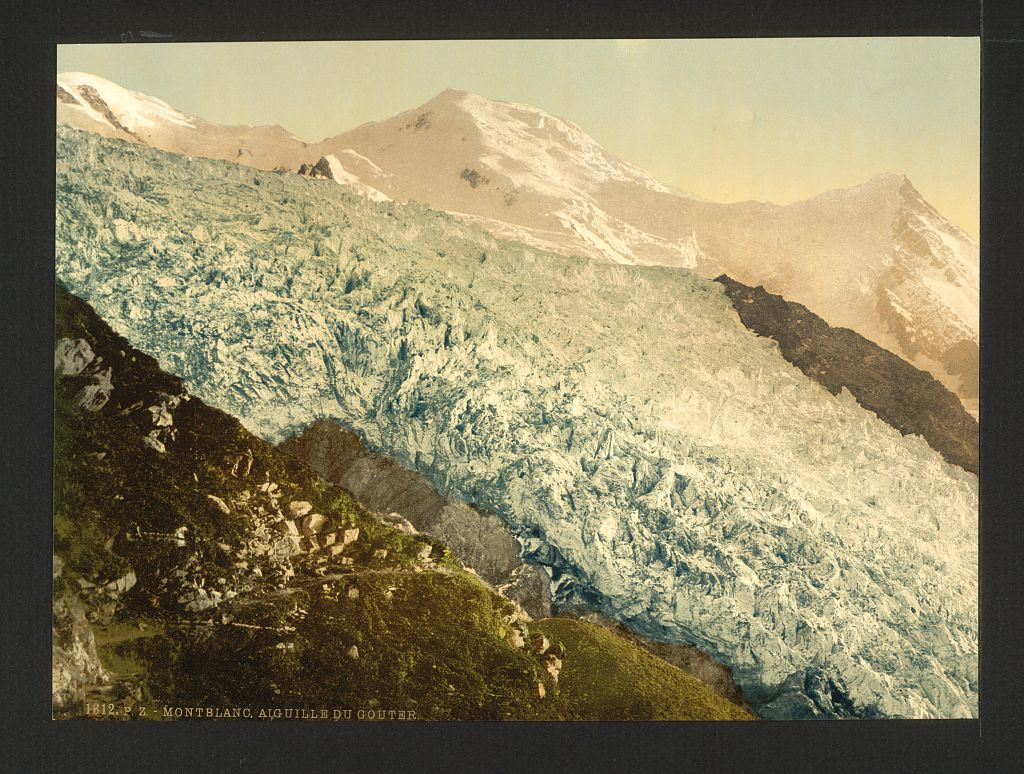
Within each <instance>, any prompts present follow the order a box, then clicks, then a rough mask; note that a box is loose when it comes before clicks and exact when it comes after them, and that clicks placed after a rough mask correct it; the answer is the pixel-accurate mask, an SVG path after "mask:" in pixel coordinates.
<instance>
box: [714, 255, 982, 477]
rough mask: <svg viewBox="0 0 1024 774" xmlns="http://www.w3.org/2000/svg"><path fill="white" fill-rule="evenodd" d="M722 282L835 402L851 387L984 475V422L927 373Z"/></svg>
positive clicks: (952, 459)
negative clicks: (981, 450) (981, 428)
mask: <svg viewBox="0 0 1024 774" xmlns="http://www.w3.org/2000/svg"><path fill="white" fill-rule="evenodd" d="M715 281H716V282H719V283H721V284H722V285H723V286H724V287H725V293H726V295H727V296H728V297H729V299H730V300H731V301H732V305H733V307H734V308H735V309H736V311H737V313H738V314H739V316H740V320H741V321H742V323H743V324H744V325H745V326H747V328H749V329H750V330H752V331H753V332H754V333H757V334H758V335H760V336H765V337H767V338H771V339H773V340H774V341H776V342H777V343H778V345H779V351H780V352H781V354H782V356H783V357H784V358H785V359H786V360H788V361H789V362H790V363H792V364H793V365H795V366H796V367H797V368H799V369H800V370H801V371H803V372H804V374H806V375H807V376H809V377H810V378H811V379H813V380H814V381H816V382H818V383H819V384H821V385H822V386H823V387H825V389H827V390H828V391H829V392H831V393H832V394H833V395H838V394H839V392H840V391H841V390H842V389H843V388H844V387H845V388H846V389H847V390H848V391H849V392H850V394H851V395H853V396H854V397H855V398H856V399H857V402H858V403H860V405H861V406H863V407H864V408H866V409H867V410H869V411H872V412H874V413H875V414H876V415H877V416H878V417H879V419H881V420H883V421H884V422H886V423H888V424H889V425H890V426H892V427H894V428H895V429H897V430H899V431H900V432H901V433H903V434H904V435H909V434H916V435H920V436H921V437H922V438H924V439H925V440H926V441H927V442H928V444H929V445H930V446H931V447H932V448H933V449H935V450H936V451H937V452H939V454H941V455H942V456H943V458H944V459H945V460H946V461H947V462H949V463H951V464H953V465H958V466H960V467H961V468H963V469H964V470H966V471H969V472H971V473H974V474H975V475H977V473H978V422H977V420H975V419H974V417H972V416H971V415H970V414H968V413H967V412H966V411H965V410H964V407H963V405H962V404H961V403H960V401H959V400H958V399H957V397H956V396H955V395H954V394H953V393H952V392H950V391H949V390H947V389H946V388H945V387H944V386H943V385H942V384H941V383H940V382H939V381H938V380H936V379H935V378H934V377H932V375H931V374H929V373H928V372H926V371H922V370H920V369H919V368H915V367H914V366H912V365H911V364H910V363H908V362H906V361H905V360H903V359H902V358H900V357H898V356H897V355H894V354H893V353H892V352H889V351H888V350H886V349H883V348H882V347H880V346H878V345H877V344H875V343H874V342H871V341H869V340H868V339H866V338H864V337H863V336H861V335H860V334H858V333H855V332H854V331H852V330H850V329H848V328H834V327H832V326H830V325H829V324H828V323H827V322H825V321H824V320H822V319H821V318H820V317H818V316H817V315H816V314H814V313H813V312H811V311H810V310H808V309H807V307H805V306H804V305H802V304H798V303H795V302H793V301H787V300H786V299H785V298H783V297H782V296H779V295H775V294H773V293H768V292H767V291H766V290H765V289H764V288H763V287H761V286H758V287H756V288H752V287H750V286H748V285H744V284H743V283H741V282H737V281H736V280H734V279H732V278H731V277H729V276H728V275H725V274H723V275H721V276H719V277H717V278H716V280H715Z"/></svg>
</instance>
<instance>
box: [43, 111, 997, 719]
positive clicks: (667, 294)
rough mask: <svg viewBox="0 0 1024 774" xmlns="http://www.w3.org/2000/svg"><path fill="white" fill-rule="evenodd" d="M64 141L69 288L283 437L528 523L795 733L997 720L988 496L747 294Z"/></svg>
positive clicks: (563, 598)
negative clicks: (983, 696) (888, 723)
mask: <svg viewBox="0 0 1024 774" xmlns="http://www.w3.org/2000/svg"><path fill="white" fill-rule="evenodd" d="M58 138H59V143H58V149H57V151H58V158H57V231H56V234H57V236H56V263H57V274H58V277H59V278H60V279H61V280H62V281H64V282H66V283H68V285H69V286H70V287H71V288H72V289H73V290H74V291H75V292H76V293H80V294H81V295H83V296H84V297H85V298H87V300H89V301H90V303H93V304H94V305H95V306H96V307H97V309H99V310H100V311H101V312H102V314H103V315H104V317H106V318H108V319H109V320H110V321H111V322H112V324H114V325H115V326H116V327H117V328H118V329H119V330H121V331H123V332H125V333H127V334H129V335H130V336H131V338H132V340H133V341H134V342H135V343H136V344H137V346H139V347H140V348H142V349H143V350H144V351H146V352H147V353H149V354H151V355H154V356H157V357H160V358H161V360H162V361H163V362H164V363H165V364H166V367H168V368H169V369H170V370H172V371H173V372H174V373H176V374H179V375H180V376H182V377H183V378H184V379H185V383H186V384H188V385H189V387H190V388H191V389H192V390H194V391H195V392H196V394H198V395H199V396H200V397H202V398H203V399H204V400H209V401H211V402H213V403H215V404H216V405H218V406H220V407H221V408H223V409H225V410H228V411H230V412H232V413H233V414H235V415H237V416H239V417H240V418H241V420H242V421H243V423H244V424H245V425H246V427H248V428H250V429H252V430H254V431H256V432H257V433H258V434H259V435H261V436H262V437H263V438H265V439H267V440H272V441H275V442H276V441H280V440H282V439H283V438H285V437H287V436H290V435H293V434H294V433H296V432H298V431H299V430H300V429H301V428H304V427H305V426H307V425H308V424H309V423H310V422H312V421H314V420H315V419H317V418H323V417H327V418H335V419H337V420H338V421H340V422H341V423H342V424H344V425H345V426H347V427H350V428H353V429H354V430H356V431H357V432H358V433H359V435H360V437H361V438H362V439H363V440H364V442H365V444H366V445H367V447H368V448H369V449H370V450H371V451H372V452H374V453H379V454H386V455H388V456H390V457H392V458H394V459H395V460H396V461H397V462H398V463H399V464H401V465H402V466H403V467H405V468H408V469H410V470H413V471H415V472H416V473H419V474H420V475H422V476H424V477H425V478H426V479H427V480H428V481H429V482H430V483H431V484H432V485H433V486H434V487H435V488H436V489H437V490H438V492H440V493H441V494H442V495H449V494H450V495H454V496H457V497H459V498H460V499H462V500H464V501H466V502H471V503H475V504H476V505H477V506H478V507H480V508H481V509H483V510H486V511H489V512H493V513H496V514H498V515H499V516H501V518H502V519H504V520H505V521H506V523H507V524H508V525H509V527H510V529H511V530H512V532H513V534H514V535H515V537H516V538H517V539H518V540H519V542H520V544H521V545H523V547H524V553H525V555H526V556H527V557H528V558H530V559H532V560H533V561H536V562H539V563H541V564H544V565H546V566H547V567H549V568H551V573H550V574H551V575H552V577H555V576H556V575H557V577H558V580H557V582H555V584H554V588H553V594H554V597H555V600H556V601H557V602H559V603H560V604H567V605H568V604H571V603H574V602H578V603H580V606H582V607H586V608H588V609H595V610H598V611H600V612H602V613H604V614H605V615H606V616H608V617H609V618H612V619H614V620H616V621H620V622H623V623H626V624H627V625H628V626H629V627H630V628H631V629H632V630H634V631H635V632H637V633H639V634H641V635H644V636H647V637H650V638H653V639H658V640H662V641H667V642H680V643H688V644H692V645H695V646H697V647H699V648H701V649H702V650H705V651H706V652H708V653H709V654H710V655H712V656H713V657H715V658H716V659H718V660H720V661H722V662H723V663H724V664H726V666H727V667H728V668H729V669H730V670H731V671H732V672H733V674H734V675H735V677H736V679H737V683H738V684H739V685H740V687H741V688H742V689H743V692H744V695H745V696H747V697H748V699H749V700H750V702H751V704H752V706H754V707H755V709H756V710H757V711H758V712H759V713H762V714H764V715H767V716H769V717H814V716H826V717H834V716H841V715H849V714H854V715H859V716H871V715H886V716H905V717H956V716H970V715H974V714H976V712H977V530H976V526H977V485H978V484H977V478H976V477H975V476H974V475H972V474H970V473H966V472H965V471H963V470H961V469H960V468H958V467H955V466H952V465H949V464H948V463H947V462H945V461H944V460H943V459H942V458H941V456H940V455H939V454H938V453H936V452H935V451H934V450H932V449H931V448H930V447H929V446H928V445H927V443H925V442H924V441H923V440H922V439H920V438H918V437H915V436H903V435H902V434H901V433H899V432H898V431H897V430H895V429H893V428H892V427H890V426H888V425H887V424H885V423H884V422H882V421H881V420H879V419H878V418H877V417H876V416H875V415H874V414H873V413H871V412H869V411H866V410H865V409H863V408H862V407H860V406H859V405H857V403H856V401H855V400H853V399H852V397H850V396H849V395H848V394H847V393H840V395H838V396H833V395H831V394H830V393H829V392H828V391H827V390H825V389H824V388H822V387H821V386H820V385H819V384H817V383H815V382H813V381H812V380H810V379H808V378H807V377H806V376H805V375H804V374H803V373H801V372H800V371H799V370H798V369H797V368H795V367H794V366H792V365H791V364H789V363H787V362H786V361H785V360H784V359H783V358H782V357H781V355H780V354H779V350H778V346H777V344H776V343H775V342H773V341H769V340H767V339H764V338H762V337H759V336H757V335H756V334H754V333H753V332H751V331H749V330H748V329H747V328H746V327H744V325H743V324H742V323H741V321H740V319H739V318H738V316H737V314H736V312H735V310H734V309H733V307H732V305H731V303H730V301H729V299H728V298H727V296H726V294H725V292H724V288H723V287H722V286H721V285H720V284H718V283H715V282H711V281H707V280H703V279H701V278H699V277H697V276H695V275H694V274H692V273H690V272H688V271H684V270H680V269H676V268H665V267H629V266H619V265H613V264H608V263H599V262H596V261H592V260H588V259H585V258H578V257H577V258H573V257H564V256H560V255H557V254H554V253H546V252H543V251H539V250H537V249H534V248H531V247H529V246H527V245H524V244H522V243H518V242H505V241H500V240H496V239H495V238H494V237H493V236H491V235H489V234H488V233H486V232H485V231H483V230H481V229H479V228H476V227H474V226H472V225H470V224H467V223H465V222H464V221H461V220H458V219H456V218H453V217H452V216H450V215H446V214H444V213H440V212H436V211H431V210H428V209H426V208H424V207H422V206H420V205H399V204H397V203H395V202H372V201H368V200H366V199H365V198H363V197H360V196H356V195H352V194H350V193H347V192H346V191H345V189H344V188H343V187H340V186H337V185H335V184H334V183H331V182H330V181H326V180H315V179H314V180H311V179H307V178H303V177H299V176H297V175H276V174H272V173H264V172H259V171H255V170H252V169H247V168H245V167H241V166H238V165H234V164H226V163H223V162H215V161H206V160H199V159H188V158H183V157H181V156H176V155H174V154H167V153H163V152H160V151H156V150H153V149H149V148H144V147H140V146H138V145H130V144H126V143H121V142H112V141H109V140H104V139H103V138H100V137H97V136H95V135H92V134H88V133H81V132H75V131H73V130H66V129H60V130H59V134H58Z"/></svg>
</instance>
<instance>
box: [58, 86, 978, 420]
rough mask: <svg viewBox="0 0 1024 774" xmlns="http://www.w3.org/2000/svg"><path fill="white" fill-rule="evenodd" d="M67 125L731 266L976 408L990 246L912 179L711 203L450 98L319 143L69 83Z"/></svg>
mask: <svg viewBox="0 0 1024 774" xmlns="http://www.w3.org/2000/svg"><path fill="white" fill-rule="evenodd" d="M58 120H60V121H63V122H66V123H68V124H70V125H72V126H76V127H79V128H86V129H89V130H91V131H96V132H99V133H101V134H104V135H106V136H111V137H120V138H122V139H126V140H129V141H133V142H136V141H138V142H143V143H145V144H148V145H151V146H153V147H157V148H162V149H164V150H170V151H174V152H176V153H184V154H187V155H190V156H205V157H208V158H217V159H224V160H227V161H236V162H239V163H243V164H248V165H251V166H255V167H258V168H261V169H273V168H282V169H288V170H292V171H296V170H299V169H300V168H301V167H303V166H304V167H305V168H306V169H307V170H309V171H312V170H313V169H318V170H319V172H318V173H317V174H318V175H319V176H322V177H329V178H331V179H334V180H335V181H336V182H338V183H341V184H343V185H345V186H347V187H350V188H352V189H353V190H356V191H358V192H359V193H360V194H361V195H363V196H365V197H368V198H370V199H374V200H378V201H383V200H387V199H394V200H396V201H413V200H415V201H418V202H422V203H426V204H428V205H429V206H431V207H433V208H435V209H442V210H445V211H448V212H452V213H456V214H458V215H459V216H460V217H463V218H466V219H469V220H472V221H475V222H477V223H480V224H482V225H483V226H484V227H486V228H487V229H489V230H490V231H491V232H492V233H494V234H496V235H498V236H501V237H509V238H515V239H517V240H520V241H524V242H527V243H529V244H531V245H534V246H537V247H541V248H544V249H548V250H553V251H556V252H561V253H564V254H582V255H587V256H590V257H593V258H595V259H598V260H604V261H611V262H617V263H625V264H659V265H666V266H685V267H689V268H693V269H695V270H696V271H697V272H698V273H700V274H701V275H703V276H705V277H708V278H711V277H715V276H718V275H719V274H721V273H727V274H729V275H730V276H732V277H735V278H736V279H738V280H739V281H741V282H744V283H746V284H749V285H763V286H764V287H766V288H767V289H768V290H769V291H771V292H774V293H779V294H781V295H783V296H785V297H786V298H787V299H790V300H793V301H797V302H799V303H802V304H804V305H805V306H807V307H808V308H809V309H810V310H811V311H813V312H815V313H816V314H818V315H819V316H821V317H822V318H824V319H825V320H826V321H827V322H828V323H829V324H831V325H833V326H842V327H846V328H850V329H852V330H854V331H856V332H858V333H860V334H861V335H863V336H865V337H866V338H868V339H870V340H871V341H874V342H875V343H877V344H879V345H880V346H882V347H884V348H886V349H888V350H890V351H892V352H895V353H896V354H898V355H899V356H901V357H903V358H905V359H907V360H908V361H910V362H911V363H913V364H914V365H915V366H917V367H919V368H922V369H924V370H926V371H928V372H930V373H931V374H933V375H934V376H935V377H936V378H938V379H939V380H940V381H942V382H943V384H945V385H946V386H947V387H948V388H949V389H950V390H952V391H953V392H954V393H956V394H957V395H958V397H960V398H961V399H962V400H963V401H964V405H965V406H966V407H967V408H968V409H969V410H970V411H972V412H973V413H974V414H975V415H977V408H978V402H977V399H978V388H977V380H978V376H977V373H978V344H979V338H978V337H979V327H978V326H979V323H978V310H979V305H978V304H979V301H978V299H979V284H978V260H979V256H978V246H977V243H976V242H975V241H974V240H973V239H971V238H970V237H969V236H968V235H967V234H966V233H964V232H963V231H962V230H961V229H959V228H958V227H957V226H955V225H954V224H952V223H950V222H949V221H948V220H946V219H945V218H944V217H942V215H941V214H940V213H938V212H937V211H936V210H935V209H934V208H933V207H931V205H929V204H928V203H927V202H926V201H925V200H924V199H923V198H922V197H921V195H920V194H919V193H918V192H917V190H916V189H914V187H913V185H912V184H911V183H910V181H909V180H907V179H906V178H905V177H903V176H902V175H895V174H881V175H878V176H876V177H874V178H872V179H871V180H869V181H867V182H865V183H864V184H862V185H859V186H854V187H852V188H846V189H841V190H836V191H830V192H827V193H823V194H821V195H820V196H816V197H814V198H812V199H809V200H807V201H802V202H796V203H794V204H790V205H787V206H778V205H775V204H769V203H766V202H742V203H738V204H716V203H713V202H705V201H701V200H698V199H695V198H693V197H689V196H685V195H679V194H677V193H675V192H673V191H672V190H670V189H669V188H668V187H666V186H665V185H663V184H661V183H659V182H658V181H656V180H655V179H653V178H652V177H651V176H650V175H649V174H648V173H646V172H644V171H643V170H641V169H639V168H637V167H635V166H633V165H631V164H628V163H627V162H624V161H622V160H620V159H617V158H615V157H614V156H612V155H611V154H609V153H608V152H607V151H605V150H604V149H603V148H601V146H600V145H599V144H598V143H597V142H595V141H594V140H593V138H591V137H589V136H588V135H587V134H586V133H585V132H584V131H583V130H582V129H581V128H580V127H578V126H576V125H575V124H573V123H571V122H569V121H566V120H563V119H561V118H558V117H555V116H552V115H550V114H548V113H546V112H544V111H543V110H540V109H538V108H535V107H532V106H530V105H522V104H515V103H508V102H501V101H496V100H489V99H485V98H483V97H480V96H478V95H475V94H470V93H467V92H463V91H457V90H451V89H449V90H446V91H444V92H442V93H441V94H439V95H438V96H436V97H435V98H434V99H432V100H430V101H428V102H427V103H425V104H424V105H421V106H420V107H417V108H414V109H412V110H409V111H406V112H404V113H401V114H399V115H397V116H394V117H392V118H388V119H386V120H383V121H377V122H371V123H369V124H366V125H363V126H360V127H357V128H355V129H352V130H350V131H346V132H344V133H342V134H340V135H337V136H336V137H332V138H328V139H326V140H324V141H322V142H318V143H309V144H307V143H304V142H303V141H301V140H299V139H298V138H296V137H293V136H290V135H288V134H287V133H286V132H285V131H284V130H282V129H280V127H256V128H253V127H220V126H215V125H213V124H210V123H208V122H204V121H202V120H201V119H199V118H196V117H194V116H186V115H184V114H181V113H179V112H177V111H174V110H173V109H172V108H170V107H169V106H167V105H165V104H164V103H162V102H160V101H159V100H156V99H154V98H152V97H148V96H145V95H141V94H137V93H134V92H129V91H127V90H124V89H122V88H121V87H119V86H117V85H116V84H112V83H110V82H109V81H105V80H104V79H102V78H97V77H96V76H90V75H85V74H81V73H70V74H69V73H65V74H63V75H61V76H60V77H59V78H58Z"/></svg>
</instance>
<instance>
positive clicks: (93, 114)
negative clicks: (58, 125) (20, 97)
mask: <svg viewBox="0 0 1024 774" xmlns="http://www.w3.org/2000/svg"><path fill="white" fill-rule="evenodd" d="M57 95H58V99H60V100H61V101H62V102H64V103H65V104H67V105H68V106H70V107H71V108H72V109H78V110H80V111H82V112H84V113H85V114H86V115H88V116H89V117H90V118H92V119H93V120H95V121H98V122H100V123H102V124H106V125H107V126H109V127H110V128H111V129H114V130H120V131H125V132H127V133H128V134H135V133H137V132H138V131H139V130H142V129H153V128H157V127H159V126H162V125H166V124H174V125H178V126H182V127H190V128H194V127H195V119H194V118H193V117H192V116H189V115H186V114H185V113H182V112H180V111H178V110H175V109H174V108H173V107H171V106H170V105H168V104H167V103H166V102H164V101H163V100H161V99H157V98H156V97H150V96H148V95H146V94H142V93H140V92H137V91H131V90H130V89H126V88H124V87H123V86H119V85H118V84H116V83H113V82H112V81H108V80H107V79H106V78H101V77H100V76H98V75H91V74H89V73H79V72H68V73H61V74H60V75H58V76H57Z"/></svg>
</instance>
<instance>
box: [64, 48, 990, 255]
mask: <svg viewBox="0 0 1024 774" xmlns="http://www.w3.org/2000/svg"><path fill="white" fill-rule="evenodd" d="M57 70H58V72H65V71H72V70H74V71H83V72H89V73H93V74H95V75H98V76H101V77H104V78H107V79H109V80H111V81H114V82H116V83H118V84H120V85H122V86H124V87H126V88H129V89H133V90H136V91H140V92H143V93H146V94H149V95H152V96H155V97H158V98H160V99H162V100H164V101H165V102H167V103H169V104H171V105H173V106H174V107H176V108H178V109H179V110H182V111H183V112H186V113H191V114H194V115H197V116H200V117H202V118H204V119H207V120H209V121H213V122H215V123H221V124H254V125H260V124H280V125H281V126H283V127H284V128H285V129H287V130H288V131H290V132H292V133H294V134H295V135H296V136H298V137H301V138H302V139H304V140H307V141H313V142H315V141H319V140H322V139H324V138H326V137H330V136H334V135H337V134H340V133H342V132H344V131H347V130H349V129H352V128H355V127H356V126H358V125H360V124H363V123H366V122H367V121H376V120H383V119H386V118H389V117H391V116H393V115H395V114H397V113H400V112H402V111H405V110H409V109H412V108H415V107H417V106H418V105H421V104H423V103H424V102H426V101H427V100H429V99H431V98H432V97H434V96H436V95H437V94H438V93H440V92H441V91H443V90H444V89H446V88H457V89H463V90H466V91H471V92H474V93H476V94H480V95H481V96H484V97H488V98H491V99H499V100H507V101H511V102H524V103H528V104H531V105H535V106H536V107H538V108H541V109H543V110H545V111H547V112H549V113H552V114H554V115H556V116H559V117H561V118H564V119H567V120H570V121H572V122H573V123H576V124H578V125H579V126H580V127H581V128H582V129H583V130H584V131H586V132H587V133H588V134H590V135H591V136H593V137H594V139H595V140H597V141H598V142H599V143H601V144H602V145H603V146H604V147H605V148H606V149H607V150H608V151H609V152H611V153H613V154H615V155H616V156H619V157H620V158H623V159H624V160H626V161H629V162H631V163H633V164H636V165H638V166H640V167H642V168H644V169H646V170H647V171H649V172H650V173H651V174H652V175H654V177H656V178H657V179H659V180H661V181H662V182H664V183H666V184H668V185H671V186H673V187H676V188H678V189H681V190H684V191H689V192H692V193H694V194H696V195H698V196H701V197H703V198H705V199H708V200H711V201H718V202H736V201H745V200H762V201H771V202H775V203H777V204H788V203H791V202H793V201H799V200H802V199H807V198H810V197H812V196H815V195H816V194H819V193H822V192H824V191H827V190H831V189H835V188H841V187H847V186H851V185H856V184H858V183H861V182H864V181H865V180H868V179H869V178H871V177H873V176H874V175H876V174H879V173H882V172H892V173H896V174H905V175H907V176H908V177H909V178H910V179H911V181H912V182H913V183H914V185H915V186H916V187H917V188H918V190H920V191H921V193H922V195H923V196H924V197H925V198H926V199H928V200H929V201H930V202H931V203H932V204H933V205H934V206H935V207H936V208H937V209H938V210H939V211H940V212H942V214H943V215H945V216H946V217H947V218H949V219H950V220H951V221H953V222H954V223H956V224H957V225H959V226H961V227H962V228H963V229H964V230H965V231H967V232H968V233H970V234H971V235H972V236H973V237H975V238H977V237H978V221H979V212H978V208H979V198H980V196H979V194H980V192H979V180H980V173H979V150H980V46H979V42H978V39H977V38H832V39H829V38H806V39H726V40H618V41H615V40H497V41H360V42H300V43H294V42H284V43H194V44H193V43H188V44H185V43H174V44H142V45H140V44H131V45H122V44H115V45H107V44H103V45H92V44H89V45H62V46H58V48H57ZM300 85H301V87H300Z"/></svg>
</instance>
